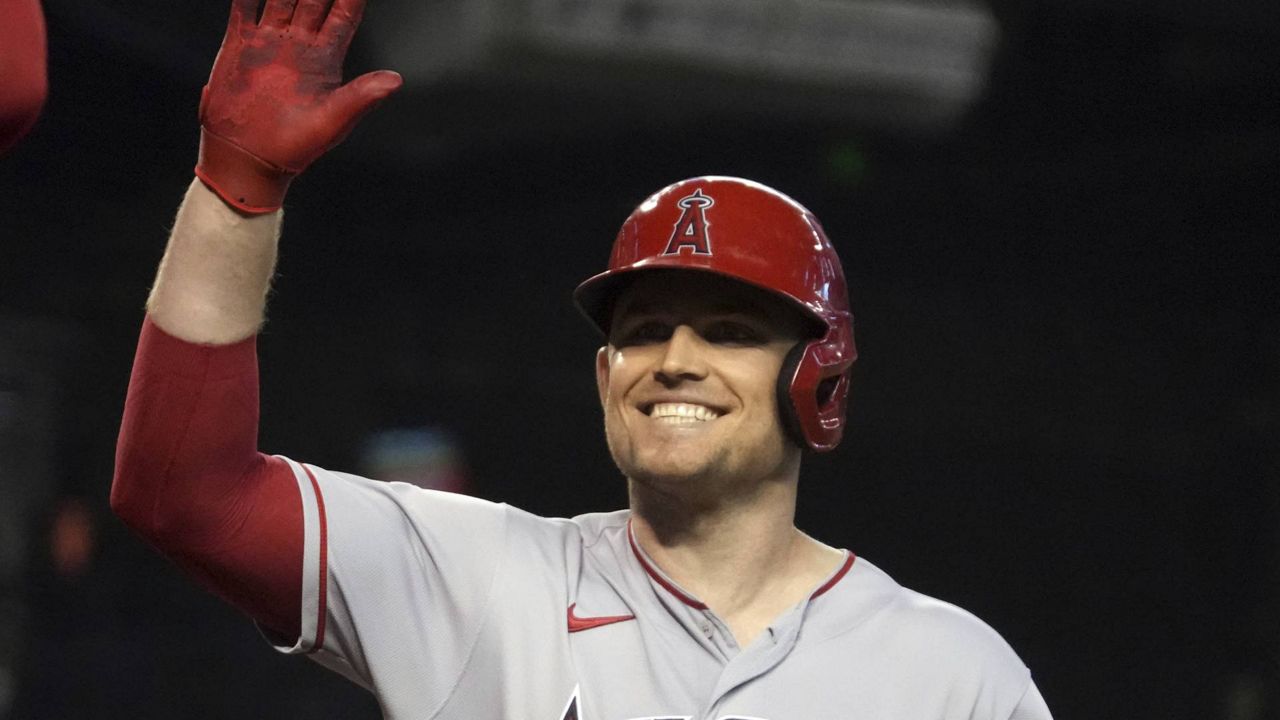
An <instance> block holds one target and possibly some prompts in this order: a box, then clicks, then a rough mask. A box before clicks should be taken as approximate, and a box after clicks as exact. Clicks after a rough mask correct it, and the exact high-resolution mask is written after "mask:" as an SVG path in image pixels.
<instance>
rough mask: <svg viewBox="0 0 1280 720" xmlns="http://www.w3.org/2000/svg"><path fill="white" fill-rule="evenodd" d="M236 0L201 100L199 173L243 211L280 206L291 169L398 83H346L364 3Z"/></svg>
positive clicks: (384, 78) (395, 79)
mask: <svg viewBox="0 0 1280 720" xmlns="http://www.w3.org/2000/svg"><path fill="white" fill-rule="evenodd" d="M258 5H259V0H233V3H232V5H231V20H230V21H229V22H228V23H227V35H226V37H225V38H223V40H222V49H221V50H219V51H218V59H217V60H215V61H214V63H213V72H212V73H210V75H209V84H208V85H205V87H204V93H203V94H202V96H201V98H200V162H199V163H198V164H197V165H196V176H197V177H199V178H200V179H201V180H202V181H203V182H204V184H205V185H208V186H209V188H210V189H211V190H213V191H214V192H216V193H218V195H220V196H222V199H223V200H225V201H227V203H229V204H230V205H231V206H233V207H235V208H237V209H239V210H241V211H242V212H245V213H250V214H259V213H268V212H272V211H273V210H276V209H278V208H279V207H280V203H281V202H282V201H283V200H284V194H285V192H286V191H287V190H288V189H289V183H290V182H291V181H292V180H293V178H294V176H296V175H297V174H298V173H300V172H302V171H303V170H305V169H306V167H307V166H308V165H310V164H311V163H312V161H314V160H315V159H316V158H318V157H320V156H321V155H323V154H324V153H325V152H326V151H327V150H329V149H330V148H332V147H334V146H335V145H337V144H338V143H340V142H342V140H343V138H345V137H346V136H347V134H348V133H350V132H351V130H352V128H354V127H355V125H356V123H357V122H358V121H359V120H360V118H361V117H363V116H364V114H365V113H367V112H369V111H370V110H372V109H373V108H374V106H375V105H377V104H378V103H379V102H380V101H381V100H383V99H384V98H386V97H387V96H388V95H390V94H391V93H393V92H395V91H396V90H398V89H399V88H400V84H401V82H402V81H401V79H400V75H399V74H398V73H394V72H392V71H390V70H379V71H377V72H372V73H368V74H366V75H361V76H360V77H358V78H356V79H355V80H352V81H351V82H349V83H347V84H346V85H343V84H342V61H343V59H344V58H345V57H346V55H347V48H348V47H349V46H350V45H351V38H352V36H353V35H355V31H356V27H358V26H359V25H360V16H361V15H362V14H363V13H364V0H333V7H332V8H329V9H328V12H327V13H326V8H328V6H329V2H328V0H267V4H266V7H265V8H264V9H263V11H262V21H261V22H255V18H256V17H257V11H258Z"/></svg>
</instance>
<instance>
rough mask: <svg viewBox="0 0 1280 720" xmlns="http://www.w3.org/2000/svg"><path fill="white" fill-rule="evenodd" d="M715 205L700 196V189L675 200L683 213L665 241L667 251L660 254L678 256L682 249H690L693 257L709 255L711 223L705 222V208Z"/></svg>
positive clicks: (703, 196)
mask: <svg viewBox="0 0 1280 720" xmlns="http://www.w3.org/2000/svg"><path fill="white" fill-rule="evenodd" d="M715 204H716V201H715V200H714V199H713V198H711V197H708V196H706V195H703V194H702V188H698V189H697V190H694V191H693V194H692V195H686V196H685V197H682V198H680V199H679V200H677V201H676V205H678V206H679V207H680V208H681V209H683V210H684V212H683V213H681V214H680V219H679V220H677V221H676V226H675V228H674V229H673V230H672V231H671V239H670V240H668V241H667V249H666V250H663V251H662V254H663V255H679V254H680V252H681V251H682V250H683V249H684V248H691V249H692V250H693V254H694V255H710V254H711V235H710V234H709V233H708V228H709V227H710V226H711V223H709V222H707V208H709V207H711V206H712V205H715Z"/></svg>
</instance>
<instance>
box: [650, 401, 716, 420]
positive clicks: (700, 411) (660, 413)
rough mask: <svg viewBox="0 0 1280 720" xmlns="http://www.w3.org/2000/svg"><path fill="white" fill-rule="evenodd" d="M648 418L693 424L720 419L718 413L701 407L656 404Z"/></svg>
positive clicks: (685, 404)
mask: <svg viewBox="0 0 1280 720" xmlns="http://www.w3.org/2000/svg"><path fill="white" fill-rule="evenodd" d="M649 416H650V417H652V418H656V419H658V420H662V421H664V422H669V423H693V422H706V421H708V420H715V419H716V418H718V417H720V413H718V412H716V411H715V410H712V409H711V408H709V407H706V406H703V405H691V404H689V403H656V404H654V406H653V410H651V411H650V412H649Z"/></svg>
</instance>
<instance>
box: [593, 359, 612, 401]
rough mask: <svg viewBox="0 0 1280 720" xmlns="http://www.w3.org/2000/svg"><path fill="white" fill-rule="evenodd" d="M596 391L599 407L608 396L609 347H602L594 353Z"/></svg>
mask: <svg viewBox="0 0 1280 720" xmlns="http://www.w3.org/2000/svg"><path fill="white" fill-rule="evenodd" d="M596 390H597V391H598V392H599V393H600V407H604V400H605V398H606V397H608V396H609V346H608V345H604V346H602V347H601V348H600V349H599V350H597V351H596Z"/></svg>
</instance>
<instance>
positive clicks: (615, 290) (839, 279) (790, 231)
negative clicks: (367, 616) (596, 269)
mask: <svg viewBox="0 0 1280 720" xmlns="http://www.w3.org/2000/svg"><path fill="white" fill-rule="evenodd" d="M656 269H681V270H697V271H702V272H711V273H716V274H718V275H722V276H724V277H728V278H733V279H735V280H740V281H742V282H745V283H748V284H750V285H754V286H756V287H758V288H761V289H764V290H767V291H769V292H770V293H772V294H774V295H776V296H779V297H781V298H783V299H784V300H787V301H789V302H790V303H792V304H793V305H794V306H795V307H796V308H797V309H798V310H799V311H800V312H801V313H802V314H803V315H805V316H806V317H808V318H810V319H812V320H814V321H815V322H814V327H815V332H814V335H813V337H812V338H811V339H807V340H804V341H802V342H800V343H798V344H797V345H796V346H795V348H793V349H792V350H791V352H790V353H789V354H788V356H787V359H786V362H785V363H784V364H783V366H782V373H781V375H780V376H779V378H778V407H779V409H780V411H781V413H782V421H783V426H784V427H786V428H787V431H788V432H789V433H790V434H791V436H792V438H793V439H794V440H795V441H796V443H797V444H799V445H800V446H801V447H808V448H811V449H813V450H817V451H824V450H831V449H832V448H834V447H835V446H836V445H837V444H839V442H840V437H841V435H842V434H843V433H844V423H845V417H844V415H845V405H846V403H847V402H848V397H849V368H850V367H851V366H852V365H853V361H854V360H855V359H856V358H857V357H858V351H857V349H856V348H855V347H854V343H853V315H852V314H851V313H850V312H849V293H848V289H847V287H846V286H845V281H844V271H843V270H842V269H841V267H840V258H839V256H837V255H836V251H835V249H834V248H832V247H831V243H830V241H828V240H827V236H826V233H824V232H823V231H822V226H821V225H819V224H818V219H817V218H815V217H814V216H813V213H811V212H809V211H808V210H806V209H805V208H804V207H803V206H801V205H800V204H799V203H797V202H796V201H795V200H792V199H791V198H789V197H787V196H786V195H783V194H782V193H780V192H778V191H776V190H774V189H772V188H769V187H766V186H764V185H761V184H760V183H756V182H752V181H750V180H743V179H741V178H732V177H698V178H692V179H690V180H684V181H681V182H678V183H676V184H674V185H669V186H667V187H665V188H663V189H662V190H659V191H658V192H657V193H655V194H653V195H652V196H650V197H649V198H648V199H647V200H645V201H644V202H643V203H641V204H640V206H639V207H637V208H636V209H635V211H634V212H632V213H631V217H629V218H627V221H626V222H625V223H623V224H622V229H621V230H620V231H619V232H618V237H617V239H616V240H615V241H614V244H613V254H612V255H611V256H610V258H609V269H608V270H606V271H604V272H602V273H600V274H599V275H596V276H595V277H592V278H590V279H588V280H587V281H586V282H584V283H582V284H581V285H579V286H578V289H577V290H575V291H574V293H573V297H574V301H575V302H577V304H578V307H579V308H580V309H581V310H582V311H583V313H585V314H586V316H587V317H588V318H590V320H591V322H593V323H594V324H595V326H596V327H597V328H599V329H600V331H601V332H603V333H605V335H608V333H609V323H610V321H611V320H612V318H613V304H614V302H615V301H616V300H617V298H618V295H619V293H620V292H621V291H622V289H623V288H624V287H625V286H626V284H627V283H629V282H630V280H632V279H633V278H634V277H635V275H636V273H638V272H640V271H644V270H656Z"/></svg>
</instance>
